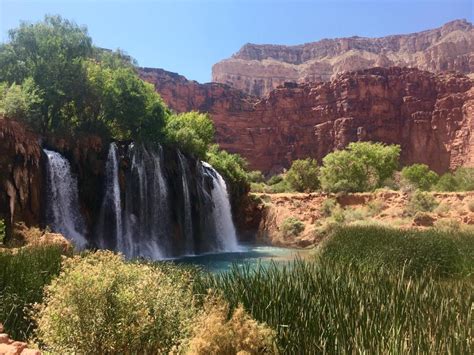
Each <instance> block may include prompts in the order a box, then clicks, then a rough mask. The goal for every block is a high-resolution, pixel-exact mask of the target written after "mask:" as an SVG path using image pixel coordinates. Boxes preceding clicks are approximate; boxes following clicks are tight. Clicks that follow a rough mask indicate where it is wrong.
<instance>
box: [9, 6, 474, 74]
mask: <svg viewBox="0 0 474 355" xmlns="http://www.w3.org/2000/svg"><path fill="white" fill-rule="evenodd" d="M473 2H474V0H398V1H393V0H371V1H358V0H346V1H343V0H332V1H330V0H326V1H322V0H312V1H311V0H273V1H270V0H202V1H200V0H137V1H133V0H129V1H124V0H102V1H98V0H96V1H93V0H83V1H77V0H62V1H59V0H48V1H47V0H0V33H1V38H0V39H1V41H2V42H5V41H7V40H8V30H9V29H10V28H14V27H17V26H18V24H19V23H20V21H21V20H25V21H29V22H35V21H38V20H40V19H42V18H43V16H44V15H45V14H59V15H62V16H63V17H66V18H68V19H70V20H74V21H75V22H76V23H77V24H79V25H86V26H87V27H88V29H89V34H90V35H91V37H92V38H93V40H94V43H95V44H96V45H97V46H100V47H106V48H111V49H117V48H120V49H123V50H125V51H126V52H127V53H128V54H130V55H131V56H132V57H134V58H135V59H137V61H138V63H139V65H141V66H149V67H158V68H164V69H166V70H170V71H174V72H178V73H180V74H183V75H185V76H186V77H187V78H189V79H193V80H197V81H199V82H207V81H210V79H211V67H212V65H213V64H214V63H216V62H218V61H219V60H221V59H224V58H227V57H229V56H230V55H231V54H232V53H234V52H236V51H237V50H238V49H239V48H240V47H241V46H242V45H243V44H245V43H247V42H251V43H272V44H300V43H305V42H313V41H317V40H319V39H322V38H334V37H347V36H353V35H359V36H368V37H378V36H385V35H389V34H398V33H410V32H416V31H421V30H425V29H430V28H434V27H438V26H440V25H442V24H443V23H445V22H448V21H451V20H454V19H459V18H464V19H467V20H469V21H471V22H472V21H473Z"/></svg>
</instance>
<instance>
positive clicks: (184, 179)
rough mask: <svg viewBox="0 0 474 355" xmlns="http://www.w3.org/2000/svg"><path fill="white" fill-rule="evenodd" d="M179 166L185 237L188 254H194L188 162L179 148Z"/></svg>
mask: <svg viewBox="0 0 474 355" xmlns="http://www.w3.org/2000/svg"><path fill="white" fill-rule="evenodd" d="M178 159H179V166H180V169H181V184H182V186H183V198H184V239H185V243H186V245H185V252H186V254H188V255H190V254H194V236H193V220H192V215H191V197H190V194H189V181H188V169H189V167H188V163H187V161H186V158H185V157H184V156H183V154H181V152H180V151H179V150H178Z"/></svg>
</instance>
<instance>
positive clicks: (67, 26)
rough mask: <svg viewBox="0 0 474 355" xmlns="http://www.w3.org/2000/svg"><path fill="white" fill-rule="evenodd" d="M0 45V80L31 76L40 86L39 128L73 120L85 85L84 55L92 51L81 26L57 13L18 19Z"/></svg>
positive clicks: (81, 99)
mask: <svg viewBox="0 0 474 355" xmlns="http://www.w3.org/2000/svg"><path fill="white" fill-rule="evenodd" d="M9 37H10V41H9V42H8V43H6V44H3V45H1V46H0V81H6V82H7V83H9V84H13V83H17V84H21V83H23V82H24V81H25V80H26V79H27V78H32V80H33V81H34V83H35V85H36V86H37V87H38V88H39V90H41V92H42V96H43V100H42V101H41V119H42V120H41V122H40V123H39V124H38V125H37V126H40V127H41V130H42V131H46V130H56V129H61V128H66V127H67V125H64V123H66V122H67V123H70V121H75V120H77V115H76V113H77V112H80V111H81V107H82V105H83V104H84V100H83V98H84V90H85V89H86V80H85V79H86V78H85V71H84V68H83V65H82V61H83V59H84V58H86V57H89V56H91V54H92V40H91V38H90V37H89V36H88V34H87V30H86V29H85V28H82V27H79V26H77V25H76V24H74V23H73V22H70V21H68V20H64V19H62V18H61V17H59V16H46V17H45V19H44V21H42V22H39V23H36V24H28V23H21V25H20V27H19V28H17V29H14V30H11V31H10V32H9Z"/></svg>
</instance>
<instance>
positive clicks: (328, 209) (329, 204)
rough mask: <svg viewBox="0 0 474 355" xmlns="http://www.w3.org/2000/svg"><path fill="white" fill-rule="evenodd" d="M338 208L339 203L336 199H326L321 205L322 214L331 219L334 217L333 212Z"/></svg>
mask: <svg viewBox="0 0 474 355" xmlns="http://www.w3.org/2000/svg"><path fill="white" fill-rule="evenodd" d="M336 206H337V201H336V200H335V199H333V198H327V199H325V200H324V201H323V203H322V204H321V214H322V215H323V216H324V217H330V216H331V215H332V211H334V209H335V208H336Z"/></svg>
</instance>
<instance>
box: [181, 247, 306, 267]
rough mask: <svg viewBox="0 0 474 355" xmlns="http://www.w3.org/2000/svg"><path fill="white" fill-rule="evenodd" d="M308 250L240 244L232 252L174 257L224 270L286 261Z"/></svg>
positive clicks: (192, 263) (184, 261)
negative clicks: (238, 249)
mask: <svg viewBox="0 0 474 355" xmlns="http://www.w3.org/2000/svg"><path fill="white" fill-rule="evenodd" d="M309 254H310V251H309V250H303V249H291V248H280V247H273V246H264V245H242V246H241V250H240V251H238V252H232V253H215V254H204V255H196V256H186V257H182V258H178V259H174V262H175V263H177V264H191V265H197V266H200V267H202V268H203V269H205V270H208V271H210V272H225V271H228V270H230V268H231V267H232V264H236V265H237V266H240V267H243V266H244V265H246V264H250V265H251V266H258V265H259V264H263V265H265V264H269V263H271V262H275V263H282V264H283V263H288V262H290V261H292V260H294V259H296V258H302V259H303V258H306V257H308V256H309Z"/></svg>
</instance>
